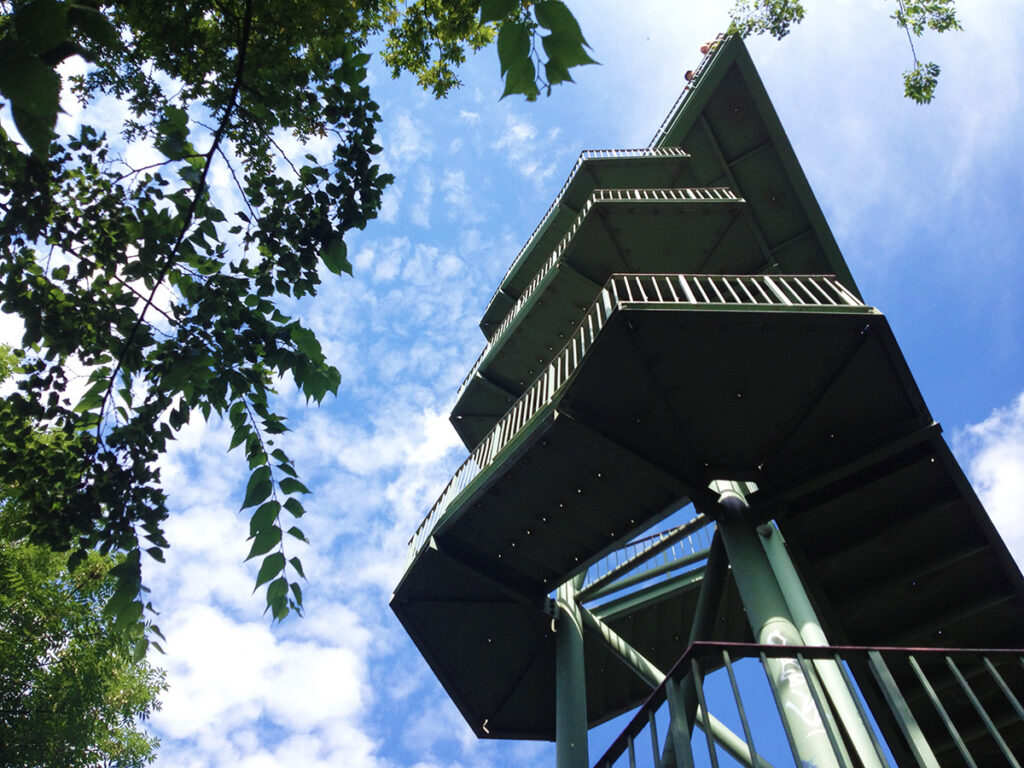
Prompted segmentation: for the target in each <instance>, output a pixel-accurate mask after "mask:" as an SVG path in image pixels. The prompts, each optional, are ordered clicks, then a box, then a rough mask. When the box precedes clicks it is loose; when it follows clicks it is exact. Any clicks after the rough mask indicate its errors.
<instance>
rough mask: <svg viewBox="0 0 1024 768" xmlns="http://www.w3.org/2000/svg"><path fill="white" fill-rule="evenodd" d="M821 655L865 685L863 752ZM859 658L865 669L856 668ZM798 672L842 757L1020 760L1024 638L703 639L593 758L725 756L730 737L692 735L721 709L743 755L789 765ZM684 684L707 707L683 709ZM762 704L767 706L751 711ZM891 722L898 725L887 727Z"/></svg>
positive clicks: (810, 708) (636, 762)
mask: <svg viewBox="0 0 1024 768" xmlns="http://www.w3.org/2000/svg"><path fill="white" fill-rule="evenodd" d="M744 659H749V660H752V661H747V662H742V661H741V660H744ZM769 659H775V660H779V662H774V664H775V667H774V673H773V671H772V669H771V668H770V666H769V664H768V660H769ZM738 662H739V663H738ZM822 664H834V665H835V666H836V667H837V668H838V669H839V671H840V673H841V675H842V677H843V679H844V681H845V684H846V686H848V688H849V690H850V691H853V692H855V693H856V695H854V696H853V697H852V702H853V704H854V709H855V711H854V712H850V713H847V716H848V717H851V716H852V717H856V718H859V719H860V721H861V722H862V723H864V724H866V725H867V728H868V738H867V743H866V744H861V745H860V747H859V749H860V750H861V751H860V752H857V749H858V748H857V747H855V746H854V745H853V744H852V743H850V742H849V739H848V737H847V736H846V735H844V730H843V729H842V728H841V727H840V725H841V717H840V715H839V713H837V712H836V711H835V710H834V705H833V704H831V703H830V700H831V699H830V697H826V696H825V689H824V688H823V687H822V680H821V677H820V676H819V674H818V672H817V670H818V669H819V668H820V665H822ZM758 668H759V669H758ZM851 670H857V671H858V678H857V680H855V679H854V677H853V675H852V674H851ZM780 671H781V674H780ZM755 672H756V674H754V673H755ZM716 678H718V680H719V682H718V683H714V681H715V679H716ZM723 678H725V679H723ZM796 678H800V679H801V680H802V681H804V683H806V685H804V684H803V683H802V684H801V685H804V687H803V691H804V693H803V696H804V699H805V701H804V702H803V704H802V705H801V708H800V712H801V716H802V717H803V718H804V719H814V720H815V721H816V722H818V723H819V724H820V727H821V729H822V731H823V733H822V734H820V736H821V738H822V740H823V743H824V744H826V747H825V750H824V751H825V753H829V752H831V755H832V756H833V757H834V760H835V764H837V765H839V766H844V768H845V766H853V765H857V764H865V763H870V764H874V765H878V766H887V767H888V766H893V765H895V764H896V759H895V758H894V754H904V755H908V756H909V758H908V761H909V759H912V760H913V762H914V764H917V765H919V766H922V768H938V767H939V766H942V768H947V767H948V766H961V765H965V766H975V767H977V766H988V765H1009V766H1017V768H1019V766H1020V760H1021V759H1022V757H1021V749H1022V747H1024V743H1022V742H1024V736H1022V726H1024V706H1022V704H1021V701H1022V699H1024V650H1019V649H1013V650H1003V649H934V648H871V647H859V646H823V647H811V646H781V645H754V644H747V643H713V642H701V643H694V644H693V646H691V647H690V648H689V649H688V650H687V651H686V653H685V654H683V656H682V658H681V659H680V660H679V662H678V663H677V664H676V665H675V667H674V668H673V669H672V671H671V672H670V673H669V674H668V675H667V677H666V679H665V681H664V682H662V684H661V685H660V686H658V688H656V689H655V690H654V691H653V693H652V694H651V695H650V697H649V698H648V699H647V701H646V702H644V704H643V705H642V706H641V707H640V709H639V710H638V711H637V712H636V714H635V715H634V717H633V718H632V719H631V720H630V722H629V724H628V725H627V726H626V727H625V729H624V730H623V731H622V732H621V733H620V734H619V736H618V737H617V738H616V739H615V740H614V741H613V742H612V744H611V746H610V747H609V748H608V749H607V751H606V752H605V753H604V755H602V756H601V757H600V758H599V759H598V760H597V761H596V762H595V763H594V765H595V768H612V766H615V765H625V764H628V765H630V766H640V765H643V766H661V765H664V764H665V763H664V762H663V760H664V758H665V756H666V754H672V753H673V752H674V753H679V752H685V753H687V755H686V756H687V757H689V758H690V761H689V764H691V765H712V766H715V767H716V768H717V766H718V765H719V760H720V759H721V758H720V756H719V754H718V750H719V749H720V748H721V747H720V746H719V745H717V744H716V743H715V742H714V740H712V739H711V738H705V737H703V736H698V737H696V738H695V737H693V725H698V726H701V727H702V729H703V730H704V731H705V734H707V733H710V730H711V729H710V727H709V723H708V718H709V717H710V716H715V715H716V714H717V716H718V717H719V718H723V719H724V718H727V717H728V718H729V719H731V720H733V721H736V720H738V721H739V723H740V726H741V729H742V733H743V734H744V741H745V742H746V748H747V750H748V751H747V754H744V755H741V756H740V757H741V760H742V762H743V763H747V764H749V765H751V766H765V765H766V764H767V761H768V760H773V761H776V762H774V765H776V766H780V765H783V764H785V763H787V762H788V761H789V760H790V757H789V754H790V753H791V754H792V759H793V760H794V761H795V762H796V764H797V765H798V766H799V765H801V764H802V763H801V758H800V756H799V754H798V753H799V750H800V749H801V748H802V747H803V745H802V744H799V743H796V742H795V739H794V736H793V734H792V733H791V732H790V730H789V728H788V727H786V718H785V717H784V716H783V714H782V713H783V709H786V708H788V709H790V710H791V711H792V709H793V708H794V701H793V699H792V691H793V683H794V681H795V679H796ZM868 680H870V681H872V682H873V684H874V686H876V687H877V690H878V693H879V694H880V695H875V696H873V697H872V700H873V701H874V702H875V703H874V707H875V708H874V710H872V711H869V710H868V708H867V706H866V700H867V699H866V698H865V697H864V696H863V695H862V694H861V692H860V689H859V688H858V686H857V681H860V682H861V683H864V682H867V681H868ZM765 681H766V682H767V688H768V690H767V691H766V690H764V688H765V685H764V683H765ZM709 682H711V683H712V684H710V685H709ZM685 686H692V687H690V689H689V690H690V691H691V694H690V695H691V696H693V697H694V698H695V700H696V701H695V703H699V705H700V709H699V710H696V709H695V708H693V707H694V704H693V703H691V704H690V705H689V707H690V708H691V709H690V711H682V712H681V711H680V710H686V709H687V707H686V706H680V705H681V703H683V699H682V697H680V695H679V691H681V690H685ZM787 688H788V689H789V690H788V691H787V690H786V689H787ZM769 691H770V693H769ZM673 697H674V698H673ZM670 698H673V700H672V701H668V700H669V699H670ZM666 703H668V706H667V707H666V706H665V705H666ZM773 704H774V711H773V706H772V705H773ZM751 712H756V716H755V717H753V718H752V717H750V713H751ZM872 715H873V716H872ZM769 719H770V721H771V722H766V721H767V720H769ZM880 723H884V724H885V725H886V726H887V727H886V728H880V727H879V724H880ZM659 727H660V730H661V735H660V736H659V733H658V730H659ZM755 733H756V734H758V737H757V742H756V743H755V738H754V734H755ZM885 734H888V739H887V738H886V736H885ZM854 753H856V758H854ZM858 759H859V762H858ZM686 762H687V761H686V760H683V761H682V763H675V764H686ZM729 764H732V763H729ZM901 764H902V763H901Z"/></svg>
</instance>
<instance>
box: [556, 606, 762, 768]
mask: <svg viewBox="0 0 1024 768" xmlns="http://www.w3.org/2000/svg"><path fill="white" fill-rule="evenodd" d="M579 611H580V615H581V617H582V619H583V626H584V627H586V628H587V630H589V631H590V632H592V633H593V634H594V635H595V636H596V637H598V638H600V640H601V642H602V643H603V644H604V645H605V647H607V648H608V649H609V650H610V651H611V652H612V653H613V654H615V656H616V657H617V658H618V659H619V660H621V661H622V662H623V663H624V664H625V665H626V666H627V667H629V668H630V669H631V670H633V672H635V673H636V674H637V676H638V677H640V679H641V680H643V681H644V682H645V683H647V684H648V685H650V686H651V687H652V688H657V687H658V686H659V685H661V684H662V683H663V682H665V683H666V686H667V687H668V682H669V681H666V679H665V678H666V675H665V673H664V672H662V671H661V670H660V669H659V668H658V667H657V666H656V665H655V664H654V663H653V662H652V661H650V660H649V659H647V658H646V657H645V656H644V655H643V654H642V653H640V651H638V650H637V649H636V648H634V647H633V646H632V645H630V644H629V643H628V642H627V641H626V640H625V639H623V638H622V636H621V635H619V634H618V633H617V632H616V631H615V630H614V629H612V628H611V627H609V626H608V625H607V624H605V623H604V622H603V621H601V620H600V619H599V618H598V617H597V616H595V615H594V614H593V613H591V612H590V611H588V610H587V609H586V608H583V607H580V609H579ZM671 687H672V688H675V687H676V686H675V685H672V686H671ZM671 692H672V691H670V693H671ZM672 698H677V697H675V696H674V697H672ZM669 708H670V709H673V710H674V709H675V705H674V704H673V702H672V700H671V699H670V700H669ZM675 714H676V713H675V712H674V711H673V715H675ZM695 717H696V718H699V719H698V724H699V725H703V723H702V722H700V719H703V718H704V717H705V715H704V713H703V712H702V711H700V709H699V708H698V710H697V712H696V713H695ZM673 719H675V718H673ZM707 720H708V722H709V723H710V728H711V736H712V738H713V739H714V740H715V741H716V742H717V743H718V744H719V745H720V746H721V747H722V749H724V750H725V751H726V752H728V753H729V754H730V755H731V756H732V757H733V758H735V759H736V760H738V761H739V762H740V763H741V764H742V765H745V766H748V767H749V766H753V765H754V761H753V759H752V758H751V756H750V747H749V746H748V745H747V742H746V741H744V740H743V739H741V738H740V737H739V736H737V735H736V734H735V733H733V732H732V731H731V730H730V729H729V727H728V726H726V725H725V724H724V723H723V722H721V721H720V720H718V719H717V718H716V717H714V716H713V715H710V714H708V715H707ZM692 721H693V718H691V722H692ZM688 731H689V729H687V732H685V737H686V742H687V744H689V732H688ZM677 754H678V753H677ZM757 759H758V762H759V764H760V765H761V766H764V768H771V765H770V764H769V763H768V761H767V760H765V759H764V758H763V757H761V756H760V755H758V756H757ZM559 768H561V764H559Z"/></svg>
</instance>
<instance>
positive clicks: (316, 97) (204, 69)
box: [0, 0, 589, 649]
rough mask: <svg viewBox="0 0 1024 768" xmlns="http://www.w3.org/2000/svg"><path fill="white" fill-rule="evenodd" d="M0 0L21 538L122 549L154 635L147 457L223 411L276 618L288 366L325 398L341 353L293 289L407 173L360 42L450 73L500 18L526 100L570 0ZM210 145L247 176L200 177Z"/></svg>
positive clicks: (550, 77)
mask: <svg viewBox="0 0 1024 768" xmlns="http://www.w3.org/2000/svg"><path fill="white" fill-rule="evenodd" d="M0 13H2V15H0V94H2V96H3V97H4V99H6V102H7V105H8V106H9V108H10V114H11V116H12V118H13V122H14V125H15V126H16V127H17V130H18V133H19V134H20V136H21V138H22V139H23V140H24V142H25V144H27V148H26V147H25V146H24V145H21V144H19V142H18V140H17V137H16V136H14V135H12V134H10V133H8V132H7V131H4V130H2V129H0V309H2V311H4V312H6V313H11V314H15V315H17V316H18V317H20V318H21V321H22V323H23V324H24V338H23V340H22V348H21V349H19V350H17V351H16V354H17V355H18V358H19V359H18V363H17V364H18V368H19V375H18V377H17V387H16V389H15V390H14V391H13V392H11V393H9V394H8V395H6V396H5V397H3V398H2V400H0V487H2V488H4V489H5V492H6V493H7V494H9V495H10V496H11V497H12V498H14V499H16V500H17V502H18V503H19V504H20V505H21V506H22V507H23V508H24V509H25V510H26V512H25V515H24V516H23V517H22V518H21V519H20V520H19V522H18V530H17V531H16V535H17V536H18V537H27V538H29V539H30V540H31V541H33V542H35V543H39V544H45V545H47V546H49V547H51V548H52V549H53V550H55V551H70V553H71V554H70V560H69V563H70V565H71V567H72V568H75V567H76V566H80V565H81V564H82V563H83V562H84V561H85V560H86V558H87V554H88V553H89V552H92V551H98V552H100V553H101V554H104V555H105V554H108V553H124V559H123V561H122V562H121V563H120V564H119V565H118V566H117V567H116V568H115V569H114V575H115V576H116V578H117V587H116V589H115V590H114V591H113V593H112V594H111V596H110V606H109V611H110V612H111V614H112V615H114V616H116V617H117V622H116V624H117V626H118V627H122V628H127V629H130V630H131V631H133V632H135V634H136V640H137V642H138V644H139V647H140V648H141V649H144V648H145V647H146V645H147V643H148V639H149V637H152V636H156V637H159V636H160V635H159V629H158V628H157V627H155V626H152V625H149V627H150V633H151V634H149V635H147V634H145V633H143V629H142V628H143V626H144V625H146V621H145V616H146V607H145V605H144V594H145V592H144V588H143V585H142V581H141V557H142V553H143V552H146V553H147V555H148V556H150V557H152V558H154V559H156V560H162V559H163V552H164V550H165V548H166V547H167V546H168V545H169V543H168V541H167V540H166V538H165V536H164V528H163V524H164V520H165V519H166V517H167V514H168V510H167V499H166V494H165V490H164V489H163V488H162V487H161V484H160V473H159V468H158V465H157V459H158V458H159V456H160V455H161V454H162V453H163V452H164V451H165V450H166V449H167V446H168V444H169V442H170V441H171V440H173V439H174V437H175V434H176V432H177V431H178V430H179V429H180V428H181V427H182V426H183V425H184V424H186V423H187V422H188V421H189V419H190V418H191V417H192V416H193V415H195V414H201V415H202V416H203V417H205V418H211V417H213V416H215V415H219V416H223V417H224V418H226V419H227V420H228V422H229V423H230V426H231V429H232V432H233V437H232V440H231V449H236V448H237V449H240V450H241V451H243V452H244V454H245V458H246V460H247V461H248V464H249V470H250V475H249V480H248V483H247V487H246V490H245V494H244V499H243V500H242V503H241V506H242V508H243V509H247V510H249V512H250V515H251V520H250V534H251V549H250V553H249V557H250V558H259V559H260V567H259V572H258V577H257V587H260V586H263V587H264V588H265V590H266V599H267V606H268V609H269V610H270V611H271V613H272V615H273V616H274V617H275V618H277V619H281V618H283V617H284V616H285V615H287V614H288V613H289V612H290V611H298V610H301V606H302V591H301V587H300V583H299V582H300V580H301V579H302V578H303V569H302V563H301V561H300V559H299V558H298V557H296V556H295V555H294V553H293V551H292V549H291V548H290V545H289V544H288V542H293V543H294V542H297V541H305V540H306V536H305V534H304V533H303V531H302V529H301V528H300V527H299V520H298V519H299V518H300V517H301V516H302V515H303V513H304V509H303V505H302V496H303V495H304V494H305V493H307V489H306V487H305V486H304V485H303V483H302V482H301V481H300V479H299V478H298V474H297V471H296V468H295V467H294V465H293V463H292V461H291V459H290V458H289V457H288V455H287V454H286V453H285V452H284V451H283V450H282V448H281V447H280V446H279V445H276V444H275V440H276V439H277V438H278V436H279V435H280V434H281V433H282V432H284V431H286V430H287V425H286V424H285V420H284V418H283V417H282V416H281V415H280V414H279V413H278V412H277V411H276V410H275V407H274V399H273V398H274V389H275V386H276V382H277V381H278V380H279V379H280V378H281V377H286V376H287V377H290V378H291V379H292V380H293V381H294V382H295V385H296V386H297V388H298V390H299V391H300V392H301V393H302V394H303V395H304V396H305V397H306V399H307V400H312V401H314V402H320V401H321V400H322V399H323V398H324V397H326V396H327V395H329V394H332V393H335V392H336V391H337V388H338V386H339V382H340V378H341V376H340V373H339V371H338V370H337V369H336V368H335V367H334V366H333V365H331V364H330V363H329V362H328V361H327V360H326V359H325V357H324V354H323V351H322V349H321V347H320V343H319V342H318V341H317V339H316V337H315V335H314V334H313V333H312V332H311V331H310V330H309V329H308V328H307V327H305V326H304V325H303V324H302V323H301V322H300V321H299V320H297V319H295V318H293V317H290V316H288V315H287V314H285V312H284V311H282V302H286V301H288V300H291V299H297V298H301V297H305V296H312V295H314V294H315V293H316V291H317V288H318V286H319V285H320V282H321V280H322V279H323V278H324V275H325V274H327V273H333V274H335V275H340V274H341V273H350V272H351V266H350V264H349V261H348V258H347V248H346V240H345V237H346V235H347V233H349V232H351V231H352V230H354V229H362V228H363V227H365V226H366V224H367V222H369V221H370V220H371V219H372V218H374V217H375V216H376V214H377V211H378V210H379V208H380V203H381V194H382V192H383V190H384V189H385V187H386V186H387V185H388V184H389V183H390V182H391V180H392V179H391V177H390V176H389V175H388V174H386V173H383V172H382V171H381V169H380V166H379V164H378V162H377V155H378V153H379V152H380V151H381V147H380V145H379V144H378V143H377V124H378V122H379V121H380V119H381V117H380V113H379V108H378V105H377V104H376V102H375V101H374V100H373V97H372V95H371V93H370V89H369V86H368V84H367V64H368V61H369V59H370V54H369V53H368V49H369V40H370V38H371V36H372V35H383V36H384V38H385V40H386V44H385V51H384V54H383V55H384V58H385V60H386V61H387V63H388V65H389V66H390V67H392V69H393V71H394V72H395V73H398V72H401V71H410V72H412V73H413V74H415V75H416V76H417V78H418V79H419V80H420V82H421V83H422V84H423V85H424V87H426V88H429V89H430V90H431V91H432V92H433V93H435V94H436V95H438V96H443V95H444V94H445V93H447V91H448V90H449V89H450V88H452V87H454V86H455V85H457V83H458V80H457V77H456V75H455V68H456V67H457V66H458V64H459V63H461V61H462V60H463V59H464V57H465V55H466V51H467V50H476V49H478V48H480V47H481V46H483V45H486V44H487V43H489V42H490V41H491V40H493V39H495V38H497V41H498V48H499V55H500V58H501V61H502V67H503V68H504V70H505V72H506V75H507V77H506V80H507V87H506V92H507V93H513V92H519V93H525V94H526V95H527V97H529V98H532V97H534V96H536V94H537V93H538V92H539V90H540V88H542V87H547V86H548V85H550V84H553V83H557V82H562V81H565V80H567V79H569V78H568V71H569V69H570V68H571V67H573V66H577V65H578V64H582V63H586V62H587V61H589V58H588V57H587V56H586V55H585V53H583V46H584V41H583V39H582V35H581V34H580V32H579V27H578V25H576V24H575V21H574V20H573V19H572V15H571V14H570V13H569V11H568V10H567V8H566V7H565V6H564V5H563V4H562V3H560V2H558V1H557V0H545V1H544V2H539V3H529V2H526V0H483V2H481V0H465V1H464V2H447V1H445V2H441V0H417V2H412V3H399V2H398V1H397V0H383V1H381V0H361V1H360V2H354V3H348V4H341V5H339V4H337V3H329V2H325V0H302V2H294V3H277V2H271V1H270V0H198V2H189V3H181V2H165V1H164V0H160V2H155V1H154V0H123V1H122V2H118V3H116V4H111V5H101V4H98V3H90V2H84V3H83V2H70V0H29V1H28V2H25V1H23V0H13V1H11V0H7V1H6V2H0ZM542 33H543V34H542ZM534 36H536V37H537V38H538V39H539V42H537V43H536V44H534V43H533V42H532V39H533V37H534ZM540 50H544V51H545V52H546V53H545V60H546V62H547V66H546V70H545V72H546V78H547V79H546V81H542V80H539V79H538V78H536V77H535V74H536V71H535V68H534V65H533V63H532V62H533V61H535V60H537V57H538V56H539V54H538V53H537V51H540ZM510 51H511V53H510ZM513 54H514V55H513ZM72 56H82V57H84V58H85V59H86V60H87V61H88V62H89V67H88V68H87V70H86V72H85V74H84V75H81V76H76V77H73V78H71V81H70V83H69V85H70V88H71V90H72V92H73V93H74V95H75V96H76V97H77V98H78V99H80V100H81V102H82V104H83V105H84V110H83V112H82V120H81V124H80V127H79V128H78V129H77V131H76V132H75V134H74V135H72V136H60V137H58V136H56V135H55V134H54V126H55V122H56V117H57V114H58V111H59V108H60V98H61V92H62V87H63V84H62V78H61V75H60V74H59V71H58V69H57V68H58V66H59V65H60V63H61V62H62V61H64V60H65V59H67V58H69V57H72ZM524 58H525V60H527V61H528V62H530V63H529V64H524V63H523V59H524ZM527 81H529V82H527ZM104 95H110V96H113V97H116V98H117V99H119V100H120V102H121V103H122V104H123V105H124V106H125V109H126V113H125V114H126V117H125V120H124V122H123V124H122V126H121V136H120V137H119V136H108V135H106V134H104V133H103V132H101V131H100V130H98V129H97V128H96V127H94V126H93V125H92V124H91V123H92V122H93V114H94V113H93V112H92V111H90V106H91V105H93V104H94V103H95V101H96V100H97V99H98V98H99V97H101V96H104ZM286 138H287V139H288V140H289V141H288V142H285V141H284V139H286ZM134 140H143V141H147V142H150V143H151V144H152V146H154V147H155V148H156V149H157V150H158V151H159V153H160V159H159V160H158V161H157V162H155V163H152V164H150V165H147V166H145V167H132V166H131V165H130V164H129V163H128V162H127V160H126V159H125V157H124V156H123V151H122V150H120V149H118V147H123V146H124V142H125V141H134ZM286 143H287V144H288V145H289V146H295V145H298V146H300V147H302V149H300V150H299V152H298V153H290V152H288V151H286V150H285V149H284V145H285V144H286ZM26 149H27V150H30V151H26ZM215 168H219V169H220V170H226V171H227V173H228V175H229V177H230V179H231V181H232V183H233V185H234V188H235V194H234V195H232V196H227V197H226V198H225V199H220V198H214V197H213V196H212V195H211V191H210V188H211V185H210V179H211V174H212V173H213V172H214V169H215ZM83 377H84V379H85V381H84V385H82V384H81V383H80V379H81V378H83ZM69 392H74V393H75V394H74V395H72V394H69Z"/></svg>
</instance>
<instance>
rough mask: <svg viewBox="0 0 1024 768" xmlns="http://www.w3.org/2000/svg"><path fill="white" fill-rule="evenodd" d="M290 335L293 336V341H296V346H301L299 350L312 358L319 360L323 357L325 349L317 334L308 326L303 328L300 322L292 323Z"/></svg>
mask: <svg viewBox="0 0 1024 768" xmlns="http://www.w3.org/2000/svg"><path fill="white" fill-rule="evenodd" d="M288 335H289V336H291V339H292V341H294V342H295V346H297V347H298V348H299V351H300V352H301V353H302V354H304V355H305V356H306V357H308V358H310V359H311V360H319V359H320V358H321V357H323V350H322V349H321V348H320V342H319V341H317V340H316V335H315V334H314V333H313V332H312V331H311V330H309V329H308V328H303V327H302V326H301V325H299V324H298V323H295V324H294V325H292V327H291V328H290V329H289V330H288Z"/></svg>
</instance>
